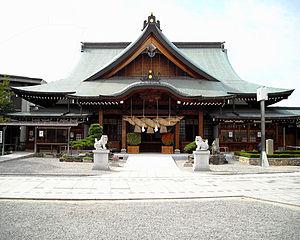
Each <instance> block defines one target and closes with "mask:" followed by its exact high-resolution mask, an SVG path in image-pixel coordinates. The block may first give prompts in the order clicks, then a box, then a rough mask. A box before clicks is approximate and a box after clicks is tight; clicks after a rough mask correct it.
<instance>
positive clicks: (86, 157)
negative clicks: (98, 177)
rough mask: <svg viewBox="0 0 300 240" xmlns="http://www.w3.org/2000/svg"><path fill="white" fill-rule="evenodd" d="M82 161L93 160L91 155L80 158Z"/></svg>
mask: <svg viewBox="0 0 300 240" xmlns="http://www.w3.org/2000/svg"><path fill="white" fill-rule="evenodd" d="M82 160H83V161H93V157H90V156H85V157H83V158H82Z"/></svg>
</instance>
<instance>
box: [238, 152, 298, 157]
mask: <svg viewBox="0 0 300 240" xmlns="http://www.w3.org/2000/svg"><path fill="white" fill-rule="evenodd" d="M234 154H235V155H236V156H242V157H247V158H259V157H260V153H259V152H257V151H253V152H244V151H240V152H235V153H234ZM267 156H268V157H269V158H300V154H296V153H294V154H289V153H281V152H280V153H274V154H272V155H271V154H269V155H267Z"/></svg>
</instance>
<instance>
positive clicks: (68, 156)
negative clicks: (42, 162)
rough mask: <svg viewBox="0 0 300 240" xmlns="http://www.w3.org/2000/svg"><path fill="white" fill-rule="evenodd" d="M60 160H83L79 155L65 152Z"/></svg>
mask: <svg viewBox="0 0 300 240" xmlns="http://www.w3.org/2000/svg"><path fill="white" fill-rule="evenodd" d="M59 161H60V162H82V158H81V157H80V156H78V155H71V154H64V155H62V156H61V157H60V158H59Z"/></svg>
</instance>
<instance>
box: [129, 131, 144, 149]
mask: <svg viewBox="0 0 300 240" xmlns="http://www.w3.org/2000/svg"><path fill="white" fill-rule="evenodd" d="M140 144H141V134H139V133H128V134H127V145H128V146H127V152H128V153H132V154H136V153H139V152H140V146H139V145H140Z"/></svg>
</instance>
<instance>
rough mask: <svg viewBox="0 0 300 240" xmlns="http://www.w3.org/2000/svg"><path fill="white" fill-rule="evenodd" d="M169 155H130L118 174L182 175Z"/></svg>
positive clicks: (148, 175) (133, 175) (134, 175)
mask: <svg viewBox="0 0 300 240" xmlns="http://www.w3.org/2000/svg"><path fill="white" fill-rule="evenodd" d="M182 174H183V173H182V172H181V171H180V170H179V168H178V167H177V165H176V163H175V161H174V160H173V158H172V157H171V155H163V154H134V155H130V156H129V157H128V159H127V161H126V164H125V166H124V168H123V169H122V171H121V172H120V173H119V174H118V176H126V177H172V176H178V175H182Z"/></svg>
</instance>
